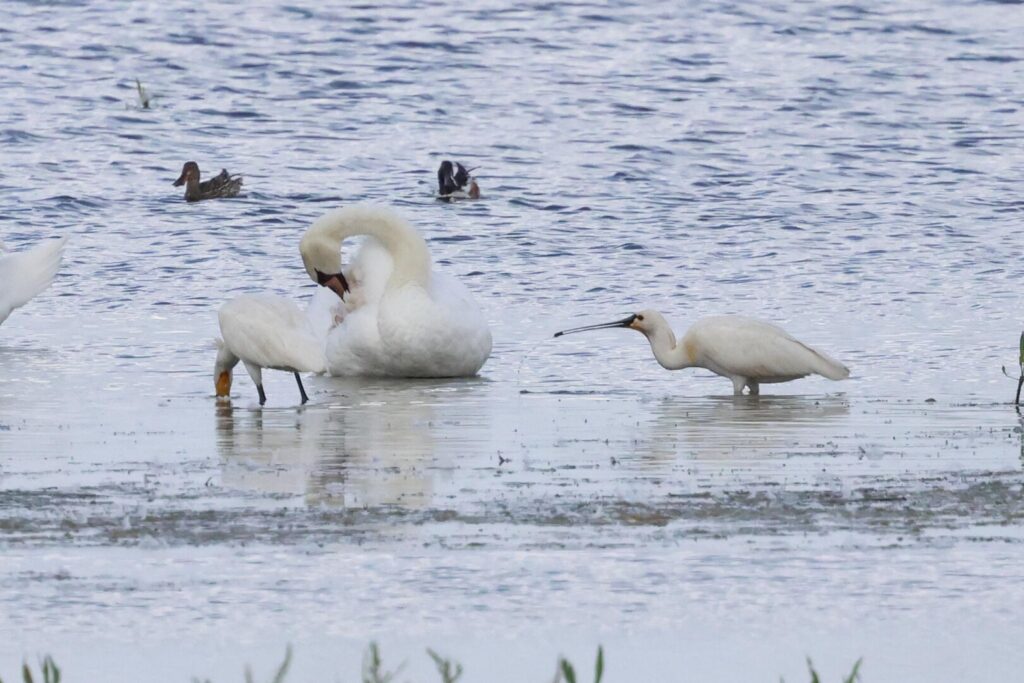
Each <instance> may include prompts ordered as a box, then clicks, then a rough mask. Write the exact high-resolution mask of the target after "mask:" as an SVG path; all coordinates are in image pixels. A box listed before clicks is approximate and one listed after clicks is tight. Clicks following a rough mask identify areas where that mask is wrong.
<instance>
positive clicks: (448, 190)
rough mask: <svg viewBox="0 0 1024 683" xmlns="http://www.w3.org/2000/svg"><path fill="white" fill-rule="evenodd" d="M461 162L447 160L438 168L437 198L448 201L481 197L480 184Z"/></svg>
mask: <svg viewBox="0 0 1024 683" xmlns="http://www.w3.org/2000/svg"><path fill="white" fill-rule="evenodd" d="M473 170H475V169H472V168H470V169H467V168H466V167H465V166H463V165H462V164H460V163H459V162H457V161H456V162H455V163H454V165H453V164H452V162H450V161H448V160H445V161H442V162H441V167H440V168H438V169H437V198H438V199H441V200H443V201H446V202H451V201H454V200H456V199H479V198H480V186H479V185H477V184H476V178H474V177H473V176H471V175H470V171H473Z"/></svg>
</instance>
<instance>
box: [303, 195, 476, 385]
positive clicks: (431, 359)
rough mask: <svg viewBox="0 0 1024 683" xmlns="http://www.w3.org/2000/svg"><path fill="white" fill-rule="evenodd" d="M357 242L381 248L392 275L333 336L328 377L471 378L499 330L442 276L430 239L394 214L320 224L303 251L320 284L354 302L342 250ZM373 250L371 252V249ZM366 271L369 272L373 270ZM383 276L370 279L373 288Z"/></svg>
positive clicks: (345, 214) (357, 215) (329, 217)
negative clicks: (364, 240)
mask: <svg viewBox="0 0 1024 683" xmlns="http://www.w3.org/2000/svg"><path fill="white" fill-rule="evenodd" d="M357 235H368V236H370V237H373V238H374V239H376V240H377V242H379V244H380V246H382V247H383V248H384V250H385V251H386V252H387V255H389V256H390V260H391V269H390V273H388V274H387V281H386V283H384V284H383V287H382V288H381V291H380V292H379V293H377V294H371V290H373V289H374V287H372V286H369V285H368V286H367V287H366V291H367V295H366V297H365V301H363V302H361V303H359V305H357V306H354V307H353V310H351V312H349V313H348V315H346V316H345V319H344V320H343V321H342V322H341V323H340V324H339V325H338V326H337V327H335V328H334V329H333V330H331V331H330V333H329V334H328V336H327V345H326V354H327V371H328V372H329V373H330V374H332V375H335V376H368V377H471V376H473V375H475V374H476V373H477V372H479V370H480V368H481V367H483V364H484V363H485V362H486V361H487V358H488V356H490V354H491V331H490V329H489V328H488V326H487V321H486V320H485V319H484V316H483V313H482V312H481V311H480V307H479V306H478V305H477V303H476V301H475V300H474V299H473V295H472V294H471V293H470V292H469V290H468V289H467V288H466V287H465V285H463V284H462V283H461V282H459V281H458V280H456V279H455V278H453V277H451V276H449V275H446V274H444V273H438V272H434V271H433V270H432V264H431V260H430V251H429V250H428V249H427V243H426V242H425V241H424V240H423V237H422V236H420V234H419V233H418V232H417V231H416V230H415V229H414V228H413V227H412V226H411V225H409V224H408V223H407V222H406V221H405V220H403V219H402V218H401V216H399V215H398V214H397V213H395V212H394V211H392V210H391V209H387V208H383V207H373V206H358V205H357V206H350V207H346V208H343V209H335V210H334V211H330V212H329V213H327V214H326V215H324V216H322V217H320V218H319V219H318V220H317V221H316V222H314V223H313V225H312V226H311V227H310V228H309V229H308V230H307V231H306V234H305V235H303V237H302V242H301V243H300V245H299V251H300V253H301V254H302V261H303V263H304V264H305V266H306V272H308V273H309V276H310V277H311V278H312V279H313V281H314V282H316V283H317V284H320V285H322V286H324V287H327V288H329V289H331V290H332V291H334V292H335V293H336V294H337V295H338V296H340V297H342V299H343V300H348V299H349V297H350V293H349V292H348V283H347V282H346V280H345V276H344V275H343V274H342V271H341V246H342V243H343V242H344V241H345V240H346V239H348V238H350V237H354V236H357ZM364 250H365V247H364ZM372 267H373V265H372V264H364V265H363V269H364V270H367V269H370V268H372ZM377 268H378V270H379V271H381V272H371V273H366V274H365V278H366V280H367V281H368V282H372V281H373V280H374V279H377V278H380V277H381V276H382V274H383V270H385V269H386V268H387V266H386V264H381V265H379V266H377Z"/></svg>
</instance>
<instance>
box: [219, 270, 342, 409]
mask: <svg viewBox="0 0 1024 683" xmlns="http://www.w3.org/2000/svg"><path fill="white" fill-rule="evenodd" d="M337 307H338V298H337V297H336V296H335V295H334V294H333V293H331V292H328V291H327V290H320V289H318V290H317V292H316V293H315V294H314V296H313V298H312V299H311V300H310V303H309V307H308V308H307V309H306V310H305V311H303V310H302V309H300V308H299V307H298V306H296V305H295V304H294V303H293V302H292V301H290V300H288V299H285V298H284V297H280V296H273V295H270V294H243V295H242V296H239V297H236V298H234V299H232V300H230V301H228V302H227V303H225V304H224V305H223V306H221V307H220V311H219V312H218V314H217V317H218V319H219V321H220V333H221V336H222V337H223V341H222V340H220V339H218V340H217V346H218V351H217V360H216V362H215V363H214V368H213V377H214V385H215V387H216V390H217V396H218V397H224V396H230V395H231V371H232V369H233V368H234V367H235V365H237V364H238V361H242V363H244V364H245V369H246V370H247V371H248V372H249V376H250V377H252V381H253V383H254V384H255V385H256V391H257V392H259V397H260V405H263V404H264V403H266V402H267V395H266V393H265V392H264V391H263V368H268V369H271V370H286V371H288V372H292V373H294V374H295V381H296V383H298V385H299V394H300V396H301V397H302V403H303V404H305V403H306V401H308V400H309V397H308V396H306V390H305V388H304V387H303V386H302V379H301V378H300V377H299V373H300V372H324V371H325V370H326V360H325V358H324V340H325V339H326V337H327V331H328V329H330V327H331V326H332V325H333V324H334V321H335V316H336V315H337Z"/></svg>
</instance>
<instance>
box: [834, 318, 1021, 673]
mask: <svg viewBox="0 0 1024 683" xmlns="http://www.w3.org/2000/svg"><path fill="white" fill-rule="evenodd" d="M1022 339H1024V337H1022ZM1021 343H1022V344H1024V341H1022V342H1021ZM863 661H864V658H863V657H861V658H860V659H858V660H857V662H856V663H855V664H854V665H853V670H852V671H851V672H850V675H849V676H847V677H846V678H844V679H843V683H857V681H859V680H860V663H861V662H863Z"/></svg>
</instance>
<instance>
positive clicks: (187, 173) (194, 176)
mask: <svg viewBox="0 0 1024 683" xmlns="http://www.w3.org/2000/svg"><path fill="white" fill-rule="evenodd" d="M180 185H184V186H185V201H187V202H198V201H199V200H200V199H213V198H215V197H236V196H238V192H239V190H241V189H242V176H237V175H234V176H233V175H230V174H229V173H228V172H227V171H226V170H225V169H221V172H220V174H218V175H215V176H214V177H212V178H210V179H209V180H204V181H202V182H199V164H197V163H196V162H194V161H186V162H185V165H184V166H182V167H181V176H180V177H179V178H178V179H177V180H175V181H174V186H175V187H178V186H180Z"/></svg>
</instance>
